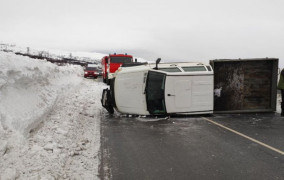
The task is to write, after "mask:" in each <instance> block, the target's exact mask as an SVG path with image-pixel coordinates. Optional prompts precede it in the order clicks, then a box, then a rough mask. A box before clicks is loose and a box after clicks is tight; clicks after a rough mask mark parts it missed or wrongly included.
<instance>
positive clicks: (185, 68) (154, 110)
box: [101, 63, 214, 115]
mask: <svg viewBox="0 0 284 180" xmlns="http://www.w3.org/2000/svg"><path fill="white" fill-rule="evenodd" d="M157 64H158V63H156V65H155V64H147V65H141V66H134V67H121V68H120V69H118V70H117V72H116V73H115V75H114V78H113V79H112V80H111V83H110V89H104V91H103V94H102V99H101V102H102V105H103V107H105V108H106V109H107V110H108V111H109V112H110V113H113V112H114V108H115V109H116V111H118V112H120V113H123V114H134V115H171V114H210V113H213V104H214V103H213V99H214V94H213V87H214V85H213V81H214V80H213V70H212V68H211V66H210V65H209V64H203V63H165V64H159V66H158V65H157Z"/></svg>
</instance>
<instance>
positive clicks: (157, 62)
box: [154, 58, 161, 69]
mask: <svg viewBox="0 0 284 180" xmlns="http://www.w3.org/2000/svg"><path fill="white" fill-rule="evenodd" d="M160 61H161V58H158V59H157V60H156V67H155V68H154V69H158V64H159V63H160Z"/></svg>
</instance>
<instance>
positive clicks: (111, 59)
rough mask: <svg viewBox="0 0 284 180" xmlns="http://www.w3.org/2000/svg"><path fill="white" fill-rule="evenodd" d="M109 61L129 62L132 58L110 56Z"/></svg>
mask: <svg viewBox="0 0 284 180" xmlns="http://www.w3.org/2000/svg"><path fill="white" fill-rule="evenodd" d="M110 62H111V63H130V62H132V58H131V57H119V56H117V57H111V58H110Z"/></svg>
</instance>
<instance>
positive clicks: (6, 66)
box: [0, 52, 82, 136]
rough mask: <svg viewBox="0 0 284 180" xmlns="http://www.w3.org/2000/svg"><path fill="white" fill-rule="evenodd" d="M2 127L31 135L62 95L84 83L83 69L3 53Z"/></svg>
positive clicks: (0, 78) (0, 64)
mask: <svg viewBox="0 0 284 180" xmlns="http://www.w3.org/2000/svg"><path fill="white" fill-rule="evenodd" d="M0 70H1V71H0V99H1V100H0V117H1V122H0V124H1V125H0V127H1V126H2V129H3V128H4V129H9V130H13V131H16V132H19V133H20V134H22V135H25V136H26V135H28V133H29V131H30V130H32V129H33V128H35V127H36V126H37V125H38V124H39V123H40V122H41V121H42V119H43V116H44V115H45V114H46V113H48V112H49V111H50V110H51V109H52V107H53V104H54V103H55V101H56V99H57V97H58V95H59V94H61V93H62V92H63V91H64V90H65V89H66V88H70V87H72V86H76V85H78V84H79V83H80V82H81V76H82V74H81V73H82V68H81V67H79V66H68V67H66V66H62V67H59V66H57V65H54V64H52V63H49V62H46V61H40V60H36V59H30V58H27V57H23V56H17V55H13V54H8V53H3V52H0Z"/></svg>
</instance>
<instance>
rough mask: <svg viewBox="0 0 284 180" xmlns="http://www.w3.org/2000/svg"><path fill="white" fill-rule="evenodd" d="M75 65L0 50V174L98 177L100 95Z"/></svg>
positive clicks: (100, 85) (8, 176)
mask: <svg viewBox="0 0 284 180" xmlns="http://www.w3.org/2000/svg"><path fill="white" fill-rule="evenodd" d="M82 72H83V69H82V67H80V66H73V65H71V66H60V67H59V66H56V65H54V64H51V63H49V62H47V61H43V60H37V59H30V58H28V57H23V56H17V55H14V54H12V53H4V52H0V179H1V180H5V179H16V178H19V179H65V178H67V179H97V176H96V175H97V173H98V164H99V158H98V151H99V146H100V113H101V110H102V108H101V105H100V101H99V98H100V95H101V92H102V88H104V84H103V83H101V82H97V80H93V79H84V78H83V75H82Z"/></svg>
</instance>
